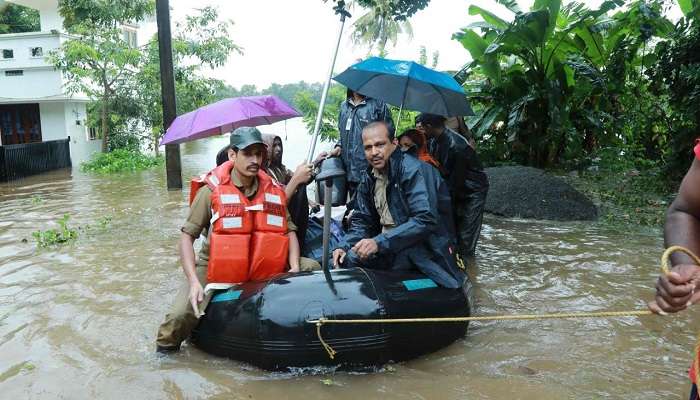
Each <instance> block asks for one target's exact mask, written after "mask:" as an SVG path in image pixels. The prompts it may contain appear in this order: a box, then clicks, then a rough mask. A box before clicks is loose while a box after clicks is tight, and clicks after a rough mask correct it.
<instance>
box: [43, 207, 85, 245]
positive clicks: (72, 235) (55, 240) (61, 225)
mask: <svg viewBox="0 0 700 400" xmlns="http://www.w3.org/2000/svg"><path fill="white" fill-rule="evenodd" d="M69 219H70V215H68V214H63V217H62V218H61V219H59V220H58V221H57V223H58V229H53V228H52V229H47V230H45V231H41V230H39V231H35V232H32V236H33V237H34V239H35V240H36V242H37V245H38V246H39V247H49V246H54V245H60V244H65V243H69V242H73V241H74V240H76V239H77V238H78V230H77V229H74V228H71V227H70V226H68V220H69Z"/></svg>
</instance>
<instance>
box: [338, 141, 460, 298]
mask: <svg viewBox="0 0 700 400" xmlns="http://www.w3.org/2000/svg"><path fill="white" fill-rule="evenodd" d="M388 168H389V175H388V182H387V193H386V197H387V202H388V205H389V211H390V213H391V216H392V218H393V219H394V223H395V225H396V226H395V227H394V228H393V229H391V230H389V231H387V232H384V233H382V227H381V225H380V223H379V214H378V212H377V209H376V207H375V205H374V185H375V178H374V176H373V175H372V173H371V167H368V168H367V169H366V170H365V171H364V173H363V174H362V177H361V181H360V184H359V186H358V189H357V196H356V207H355V210H354V211H353V214H352V217H351V219H350V229H349V231H348V233H347V234H346V235H345V239H344V243H343V244H342V246H340V248H343V249H344V250H345V251H346V252H348V253H347V256H346V258H345V262H344V264H343V266H354V265H362V266H366V267H372V268H382V269H417V270H419V271H421V272H423V273H424V274H425V275H427V276H428V277H429V278H431V279H432V280H433V281H435V282H436V283H437V284H439V285H441V286H444V287H448V288H457V287H460V286H461V285H462V283H463V282H464V279H465V275H464V273H463V272H462V271H461V270H460V269H459V268H458V267H457V264H456V260H455V257H454V255H453V254H454V252H453V249H452V236H451V235H450V232H449V228H448V226H449V224H447V223H443V221H442V218H449V216H445V215H444V214H443V213H444V212H447V213H449V206H447V204H448V203H446V201H447V199H448V198H449V194H448V189H447V187H446V186H445V183H444V181H443V180H442V179H441V178H440V176H439V174H437V173H435V172H436V171H432V170H428V169H426V168H433V167H431V166H429V165H428V164H425V163H424V162H422V161H420V160H418V159H417V158H415V157H413V156H411V155H408V154H404V153H403V152H402V151H400V150H398V149H397V150H395V151H394V153H393V154H392V155H391V157H390V159H389V165H388ZM366 238H373V239H374V240H375V241H376V242H377V246H378V247H379V252H378V254H377V256H376V257H374V258H373V259H370V260H363V261H360V260H359V259H358V258H357V256H355V255H354V252H350V251H349V250H350V249H351V248H352V246H354V245H355V244H356V243H357V242H358V241H360V240H361V239H366Z"/></svg>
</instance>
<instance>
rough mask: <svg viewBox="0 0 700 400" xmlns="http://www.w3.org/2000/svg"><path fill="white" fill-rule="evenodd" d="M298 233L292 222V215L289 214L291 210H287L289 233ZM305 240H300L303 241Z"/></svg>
mask: <svg viewBox="0 0 700 400" xmlns="http://www.w3.org/2000/svg"><path fill="white" fill-rule="evenodd" d="M296 231H297V226H296V225H294V221H292V214H290V213H289V208H287V233H289V232H296ZM302 239H303V238H299V240H300V241H301V240H302Z"/></svg>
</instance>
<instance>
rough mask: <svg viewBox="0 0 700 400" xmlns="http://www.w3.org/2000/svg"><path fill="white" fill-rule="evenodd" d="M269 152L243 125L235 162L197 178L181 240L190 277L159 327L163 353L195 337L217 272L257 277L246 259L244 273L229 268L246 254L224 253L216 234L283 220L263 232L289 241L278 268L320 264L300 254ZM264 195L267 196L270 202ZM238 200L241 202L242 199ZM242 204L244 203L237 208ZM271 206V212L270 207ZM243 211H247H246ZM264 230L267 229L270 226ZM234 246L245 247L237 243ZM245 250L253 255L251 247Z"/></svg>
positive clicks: (231, 153) (234, 141) (234, 146)
mask: <svg viewBox="0 0 700 400" xmlns="http://www.w3.org/2000/svg"><path fill="white" fill-rule="evenodd" d="M266 152H267V148H266V145H265V143H264V142H263V140H262V136H261V134H260V131H258V130H257V129H256V128H251V127H244V128H238V129H236V130H235V131H234V132H233V134H231V146H230V148H229V150H228V159H229V161H230V162H225V163H223V164H221V165H220V166H218V167H217V168H215V169H214V170H212V171H211V172H209V174H207V175H206V176H203V177H202V178H200V179H196V180H193V183H192V185H193V186H192V193H191V195H190V198H191V204H190V213H189V216H188V217H187V220H186V221H185V223H184V225H183V226H182V228H181V229H180V230H181V234H180V241H179V248H180V260H181V262H182V269H183V271H184V273H185V277H186V279H187V282H185V283H184V284H183V285H182V287H181V289H180V291H179V292H178V294H177V295H176V298H175V302H174V304H173V306H172V308H171V310H170V312H169V313H168V314H166V316H165V321H164V322H163V323H162V324H161V325H160V328H159V329H158V336H157V339H156V346H157V350H158V351H159V352H169V351H176V350H178V349H179V348H180V344H181V343H182V341H183V340H185V339H187V337H189V335H190V333H191V331H192V329H194V327H195V326H196V325H197V322H198V318H199V313H200V311H201V310H203V309H204V308H206V305H207V303H208V301H209V299H210V297H211V293H209V292H207V293H205V292H204V287H205V286H206V284H207V282H208V281H211V280H212V276H216V274H214V275H213V272H217V273H219V275H218V276H219V277H221V276H222V275H221V274H220V272H223V274H224V275H223V276H227V275H226V274H231V273H235V274H237V275H228V276H235V278H231V281H230V282H225V280H226V279H225V278H224V279H223V280H222V279H213V281H214V282H221V283H239V282H242V281H246V280H248V279H255V277H254V276H251V277H248V273H249V271H248V262H249V261H244V262H243V265H241V266H239V268H238V270H239V272H236V271H233V272H232V271H229V270H227V269H230V267H231V265H229V264H235V262H232V261H230V260H231V259H232V258H240V256H241V254H240V253H243V252H231V251H227V252H224V251H222V250H221V249H223V248H224V247H219V246H218V245H217V244H216V243H219V242H214V239H215V238H223V239H217V240H222V241H223V240H228V239H231V238H232V237H235V238H240V237H245V234H246V232H243V231H241V232H243V233H240V234H235V235H233V234H231V233H238V232H237V231H236V228H241V227H242V226H247V225H248V221H253V220H254V221H255V227H256V228H255V229H256V230H257V229H259V228H260V227H258V224H260V223H259V222H258V221H259V220H262V221H267V223H270V221H272V223H273V224H277V225H278V227H279V233H275V232H274V230H271V231H272V232H263V233H265V234H267V233H269V236H270V237H272V239H273V240H278V243H283V244H284V245H285V246H287V245H288V257H283V258H284V259H278V260H276V262H277V264H278V265H273V268H274V269H275V270H277V271H279V272H282V271H283V270H284V269H285V267H286V266H289V272H298V271H299V270H310V269H318V263H316V262H315V261H313V260H310V259H305V258H301V257H300V250H299V241H298V239H297V236H296V233H295V230H296V227H295V226H294V224H293V223H292V221H291V219H290V217H289V212H287V211H286V206H285V204H284V203H285V202H284V190H283V189H282V188H280V187H279V185H278V184H277V183H275V182H274V181H273V180H272V179H271V178H269V177H268V176H267V175H266V174H265V173H264V172H263V171H262V166H261V164H262V162H263V159H264V158H265V154H266ZM259 189H260V190H259ZM259 192H260V193H259ZM263 192H264V193H263ZM268 192H269V193H268ZM194 193H196V194H194ZM239 194H240V195H239ZM262 195H264V196H262ZM242 197H245V199H242ZM261 198H264V202H263V200H261ZM225 199H228V200H225ZM232 199H235V200H232ZM275 199H277V203H279V204H278V207H274V206H275V205H274V204H273V205H272V206H270V205H268V203H269V202H270V201H272V202H274V200H275ZM232 202H240V204H233V203H232ZM237 206H239V207H238V208H236V207H237ZM268 207H270V211H268V210H267V208H268ZM213 209H215V211H214V212H212V211H213ZM236 209H237V210H238V213H237V214H236V213H235V212H236V211H231V212H232V213H233V214H231V216H230V217H229V218H225V216H227V214H226V212H227V210H236ZM272 209H274V211H272ZM241 210H244V211H242V212H241ZM248 210H251V211H248ZM255 213H270V214H269V215H268V218H267V219H265V218H262V219H259V218H257V214H255ZM275 213H276V214H275ZM252 215H255V217H252ZM261 215H266V214H261ZM222 216H223V217H222ZM227 220H228V221H227ZM241 221H245V222H241ZM236 222H237V223H236ZM222 224H223V225H222ZM227 224H228V225H227ZM263 224H264V223H263ZM260 229H261V230H266V229H264V227H263V228H260ZM268 230H269V229H268ZM227 233H228V235H227ZM247 234H248V235H250V232H249V231H248V232H247ZM200 235H203V236H204V242H203V243H202V249H201V251H200V252H199V257H198V259H197V261H196V262H195V255H194V241H195V240H196V239H197V238H198V237H199V236H200ZM235 238H234V239H235ZM282 240H283V242H282ZM210 243H211V248H210ZM229 247H230V248H241V246H235V245H234V246H229ZM253 247H254V246H253V245H251V250H250V259H251V260H252V259H254V258H255V257H256V254H255V250H254V248H253ZM280 248H281V247H280ZM234 253H235V254H234ZM242 255H243V256H244V257H245V259H246V260H248V253H247V252H245V254H242ZM217 260H223V261H221V262H218V261H217ZM217 262H218V264H217ZM311 264H314V265H311ZM268 265H269V263H268ZM222 270H223V271H222ZM250 273H251V274H252V272H250ZM241 274H243V275H241Z"/></svg>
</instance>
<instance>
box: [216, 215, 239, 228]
mask: <svg viewBox="0 0 700 400" xmlns="http://www.w3.org/2000/svg"><path fill="white" fill-rule="evenodd" d="M221 220H222V221H223V224H224V229H231V228H240V227H242V226H243V218H241V217H225V218H222V219H221Z"/></svg>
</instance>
